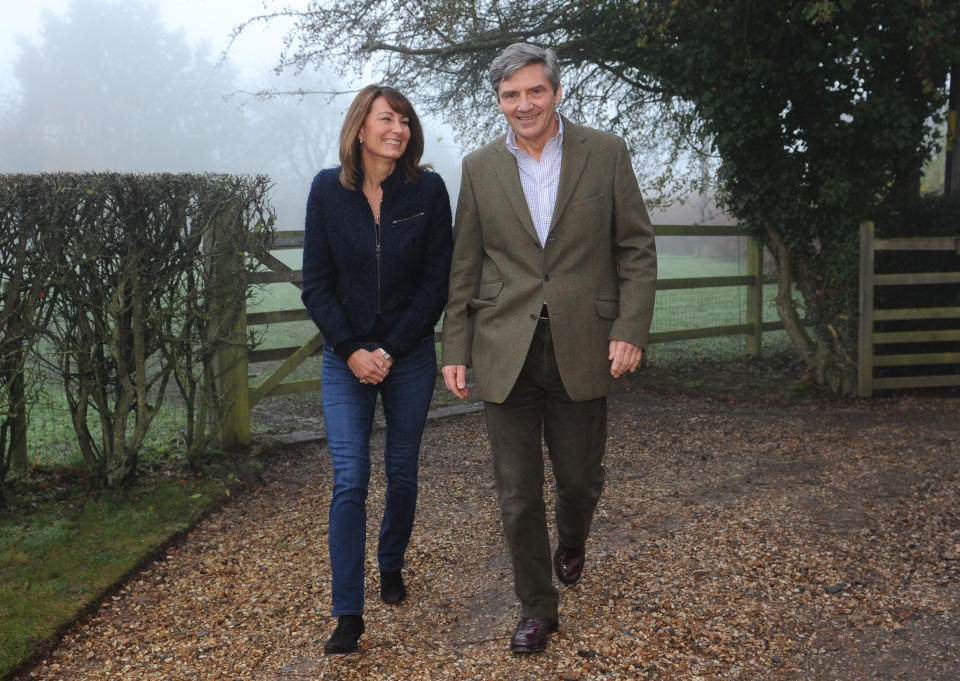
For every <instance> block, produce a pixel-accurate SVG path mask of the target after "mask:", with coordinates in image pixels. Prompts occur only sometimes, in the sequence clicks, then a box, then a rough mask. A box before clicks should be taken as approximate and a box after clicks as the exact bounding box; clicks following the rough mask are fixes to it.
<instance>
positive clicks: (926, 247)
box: [857, 222, 960, 397]
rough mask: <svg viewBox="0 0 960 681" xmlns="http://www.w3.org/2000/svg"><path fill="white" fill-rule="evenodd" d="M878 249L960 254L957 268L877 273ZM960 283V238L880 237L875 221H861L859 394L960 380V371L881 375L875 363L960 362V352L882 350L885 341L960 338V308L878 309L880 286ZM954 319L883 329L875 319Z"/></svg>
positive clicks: (931, 385) (955, 363)
mask: <svg viewBox="0 0 960 681" xmlns="http://www.w3.org/2000/svg"><path fill="white" fill-rule="evenodd" d="M877 251H946V252H951V253H955V254H957V256H958V258H957V271H948V272H918V273H909V274H904V273H896V274H876V271H875V267H876V262H875V254H876V252H877ZM930 284H960V237H912V238H904V239H876V238H875V237H874V224H873V223H872V222H864V223H863V224H861V225H860V333H859V357H858V362H857V394H858V395H860V396H861V397H870V396H871V395H872V394H873V391H874V390H880V389H891V388H892V389H896V388H931V387H946V386H957V385H960V374H940V375H919V374H917V375H909V376H897V377H894V378H875V377H874V375H873V374H874V367H919V366H938V365H939V366H942V365H948V364H952V365H960V352H922V351H917V352H911V353H900V354H877V353H876V347H877V346H878V345H883V344H892V343H897V344H911V343H942V342H952V341H960V307H916V308H900V309H877V308H876V307H875V305H874V292H875V288H877V287H881V286H918V285H930ZM939 319H950V320H954V322H955V324H953V326H954V327H956V328H949V329H937V330H908V331H903V330H900V331H887V332H877V331H875V330H874V322H882V321H917V320H939Z"/></svg>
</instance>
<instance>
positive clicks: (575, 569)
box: [553, 544, 586, 584]
mask: <svg viewBox="0 0 960 681" xmlns="http://www.w3.org/2000/svg"><path fill="white" fill-rule="evenodd" d="M585 560H586V551H585V550H584V546H583V544H581V545H580V546H577V547H574V548H570V547H569V546H564V545H563V544H557V550H556V551H554V553H553V569H554V571H555V572H556V573H557V579H559V580H560V581H561V582H563V583H564V584H576V583H577V582H578V581H579V580H580V575H581V573H582V572H583V563H584V561H585Z"/></svg>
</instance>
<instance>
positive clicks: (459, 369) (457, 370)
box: [440, 364, 470, 400]
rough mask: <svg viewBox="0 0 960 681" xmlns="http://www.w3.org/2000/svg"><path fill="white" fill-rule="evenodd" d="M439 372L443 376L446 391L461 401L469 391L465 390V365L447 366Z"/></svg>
mask: <svg viewBox="0 0 960 681" xmlns="http://www.w3.org/2000/svg"><path fill="white" fill-rule="evenodd" d="M440 372H441V373H442V374H443V382H444V383H445V384H446V386H447V390H449V391H450V392H452V393H453V394H454V395H456V396H457V397H459V398H460V399H461V400H462V399H464V398H465V397H467V396H468V395H469V394H470V390H469V389H468V388H467V365H466V364H447V365H445V366H444V367H443V369H441V370H440Z"/></svg>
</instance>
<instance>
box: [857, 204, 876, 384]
mask: <svg viewBox="0 0 960 681" xmlns="http://www.w3.org/2000/svg"><path fill="white" fill-rule="evenodd" d="M873 236H874V224H873V223H872V222H869V221H867V222H861V223H860V325H859V332H858V334H857V350H858V352H857V395H859V396H860V397H870V396H871V395H873V268H874V253H873Z"/></svg>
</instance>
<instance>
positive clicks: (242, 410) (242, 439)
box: [209, 208, 250, 447]
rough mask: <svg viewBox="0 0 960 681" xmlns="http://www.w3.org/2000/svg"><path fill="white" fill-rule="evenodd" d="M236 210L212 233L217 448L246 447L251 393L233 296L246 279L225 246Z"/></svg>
mask: <svg viewBox="0 0 960 681" xmlns="http://www.w3.org/2000/svg"><path fill="white" fill-rule="evenodd" d="M238 213H239V211H235V210H231V209H229V208H225V209H224V210H223V212H222V213H221V217H218V218H217V219H216V220H215V223H214V226H213V229H212V234H211V235H210V237H209V238H210V239H211V243H210V246H211V248H212V251H211V254H212V258H213V261H212V263H211V275H212V277H213V285H212V287H211V288H212V292H213V296H214V299H213V300H212V301H211V305H210V309H211V320H210V323H211V328H212V329H213V333H214V334H216V335H217V336H218V337H219V338H220V347H219V349H218V350H217V353H216V355H215V357H214V360H213V371H214V376H215V381H216V388H217V393H218V400H217V403H218V404H220V405H222V408H221V410H219V411H220V413H218V414H217V418H218V421H219V422H220V424H221V425H220V429H219V444H220V445H221V446H222V447H245V446H247V445H249V444H250V389H249V385H248V384H247V372H248V363H247V314H246V305H247V300H246V295H245V289H244V294H241V295H239V296H237V295H236V282H237V281H238V280H239V281H245V276H244V271H243V257H244V256H243V253H241V252H240V251H239V250H237V249H235V248H231V247H229V246H227V244H233V243H236V241H237V240H236V239H234V238H233V233H234V231H235V230H236V229H238V222H239V220H238Z"/></svg>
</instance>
